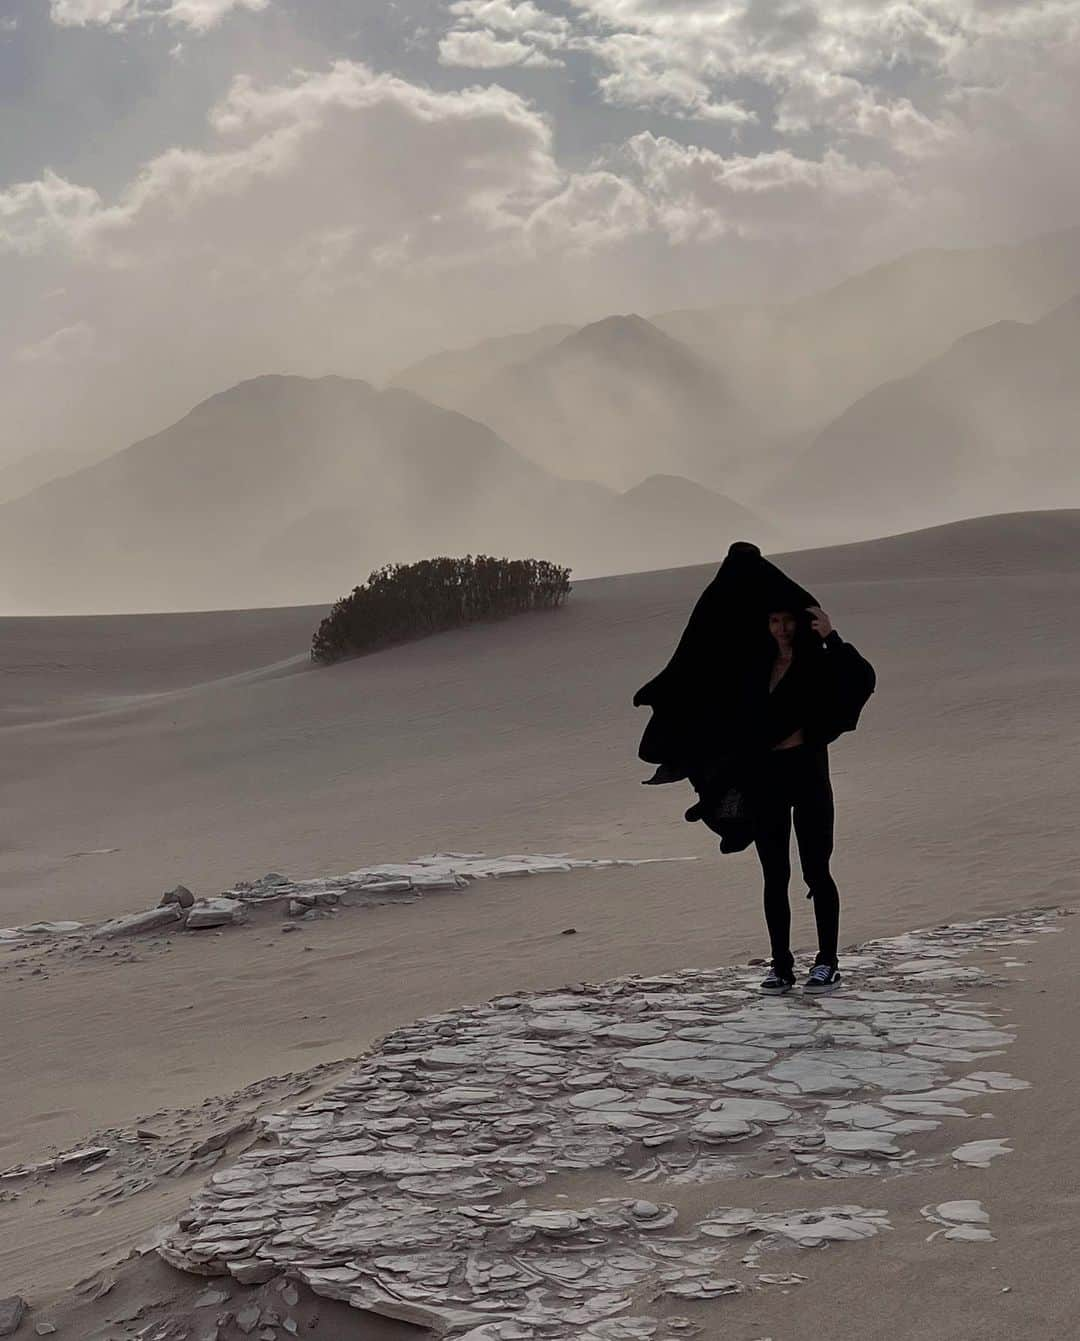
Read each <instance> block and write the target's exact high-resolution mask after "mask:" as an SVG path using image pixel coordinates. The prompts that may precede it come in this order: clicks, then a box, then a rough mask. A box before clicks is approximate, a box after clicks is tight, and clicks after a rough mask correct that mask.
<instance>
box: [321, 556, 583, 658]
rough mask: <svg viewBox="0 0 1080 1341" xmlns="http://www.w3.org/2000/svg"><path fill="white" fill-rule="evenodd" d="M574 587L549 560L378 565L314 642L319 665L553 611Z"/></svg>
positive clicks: (567, 572)
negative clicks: (529, 613)
mask: <svg viewBox="0 0 1080 1341" xmlns="http://www.w3.org/2000/svg"><path fill="white" fill-rule="evenodd" d="M569 592H570V569H569V568H560V567H558V566H557V565H556V564H553V563H548V562H547V560H545V559H505V558H503V559H494V558H491V557H490V556H489V555H486V554H477V555H476V556H475V557H474V556H473V555H471V554H467V555H466V556H465V557H464V558H463V559H452V558H438V559H421V560H420V562H419V563H408V564H402V563H395V564H387V565H386V566H385V567H383V568H379V569H376V571H375V572H373V573H372V574H371V576H370V577H369V578H368V580H367V582H366V583H365V584H364V586H362V587H354V588H353V590H352V592H351V593H350V594H349V595H348V596H344V597H342V599H341V600H340V601H337V602H336V603H335V604H334V606H333V608H332V609H331V611H330V613H329V614H328V615H327V616H326V618H325V619H324V620H323V621H322V623H321V624H320V625H319V628H318V630H317V631H316V633H315V636H314V637H313V638H312V640H311V659H312V661H315V662H318V663H319V664H320V665H329V664H331V663H332V662H335V661H341V660H342V659H343V658H344V657H351V656H359V655H360V654H361V653H363V652H373V651H375V650H376V649H378V648H380V647H388V646H390V645H391V644H392V643H400V642H407V641H410V640H411V639H414V638H424V637H426V636H427V635H428V634H431V633H439V632H441V631H443V630H444V629H452V628H458V627H459V626H460V625H462V624H470V623H472V622H474V621H476V620H488V619H505V618H506V617H507V616H508V615H516V614H520V613H522V612H523V611H526V610H541V609H551V608H553V607H554V606H557V605H560V604H561V603H562V602H563V601H564V600H565V598H566V597H567V595H568V594H569Z"/></svg>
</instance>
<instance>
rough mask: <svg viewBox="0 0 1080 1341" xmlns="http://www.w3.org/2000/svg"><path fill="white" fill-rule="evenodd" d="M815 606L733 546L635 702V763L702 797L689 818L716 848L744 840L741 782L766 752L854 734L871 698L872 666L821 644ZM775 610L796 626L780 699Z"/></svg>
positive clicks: (801, 590)
mask: <svg viewBox="0 0 1080 1341" xmlns="http://www.w3.org/2000/svg"><path fill="white" fill-rule="evenodd" d="M814 605H818V601H817V600H816V598H815V597H814V596H813V595H812V594H811V593H810V592H809V591H807V590H806V588H805V587H802V586H800V585H799V584H798V583H797V582H794V581H793V580H792V579H791V578H789V577H788V576H787V575H786V574H785V573H783V572H781V570H780V569H779V568H777V567H776V566H775V565H774V564H772V563H770V562H769V561H768V560H767V559H765V558H763V557H762V555H761V551H760V550H759V549H758V547H757V546H756V545H753V544H750V543H749V542H748V541H736V542H735V543H734V544H733V545H731V547H730V548H729V550H728V553H727V556H726V558H725V559H724V562H723V563H722V564H721V565H720V568H719V571H718V572H717V574H716V576H715V577H714V578H713V580H712V582H710V583H709V585H708V586H707V587H706V588H705V590H704V591H703V592H702V594H701V596H700V597H699V598H698V601H697V604H696V605H695V606H694V609H693V611H692V612H691V615H690V619H689V620H688V622H687V625H686V628H685V629H684V631H683V634H682V637H681V638H680V639H679V642H678V644H677V646H676V648H675V651H674V653H673V654H672V657H671V659H670V661H669V662H668V664H667V665H666V666H665V667H664V669H663V670H662V671H661V672H660V673H659V674H658V675H656V676H654V677H653V679H651V680H649V681H648V683H647V684H644V685H642V687H641V688H640V689H639V690H638V691H637V693H636V694H635V695H634V706H635V707H640V706H642V705H645V706H648V707H651V708H652V716H651V718H650V720H649V723H648V725H647V726H646V728H645V731H644V734H643V735H642V738H641V743H640V746H639V748H638V757H639V758H640V759H643V760H645V761H646V762H647V763H653V764H657V765H660V766H661V768H662V769H663V770H664V771H665V773H666V774H667V776H668V780H671V781H676V780H678V779H681V778H688V779H689V780H690V783H691V786H693V787H694V789H695V790H696V791H697V793H698V798H699V799H698V802H697V804H696V805H694V806H691V808H690V809H689V810H688V811H687V812H686V818H687V819H688V820H697V819H702V820H704V821H705V823H706V824H708V825H709V827H710V828H712V829H713V830H714V831H715V832H717V833H719V834H720V835H721V837H722V838H723V840H724V841H723V842H722V843H721V851H724V852H729V851H740V850H741V849H742V848H745V847H747V846H748V845H749V843H750V841H751V838H750V828H751V824H752V817H751V816H750V815H749V813H748V812H749V806H748V803H747V796H746V792H747V787H746V785H745V783H746V778H747V776H748V774H749V772H750V771H752V769H753V767H754V765H755V763H756V762H757V761H758V760H759V759H760V757H761V755H762V754H763V753H764V752H765V751H767V750H769V749H770V748H771V747H772V745H774V744H776V743H778V742H779V741H780V740H783V739H784V738H785V737H786V736H788V735H790V734H791V732H792V731H794V730H795V729H796V728H797V727H800V726H801V727H802V728H803V733H804V738H805V740H806V742H807V744H809V745H819V746H821V745H826V746H827V745H828V744H830V743H831V742H832V741H834V740H835V739H836V738H837V736H839V735H841V734H842V733H843V732H845V731H854V730H855V728H856V726H857V725H858V721H859V715H860V713H861V712H862V709H863V707H864V706H865V704H866V702H867V700H868V699H869V697H870V695H871V694H872V693H873V692H874V688H875V686H876V683H877V677H876V674H875V672H874V668H873V667H872V666H871V665H870V663H869V662H868V661H867V660H866V659H865V658H864V657H863V656H861V655H860V653H859V652H858V651H857V650H856V649H855V648H854V647H853V646H852V645H851V643H846V642H844V641H843V639H842V638H841V637H840V635H839V634H838V633H836V632H835V631H834V632H833V633H830V634H829V636H828V638H826V639H824V640H823V639H821V638H820V637H818V635H817V634H816V633H815V632H814V630H813V629H812V628H811V626H810V619H811V616H810V614H809V613H808V610H807V607H808V606H814ZM773 610H790V611H792V612H793V614H794V615H795V618H796V633H795V639H794V660H793V663H792V667H791V669H790V670H789V671H788V672H787V674H786V675H785V676H784V679H783V680H782V681H781V686H780V687H784V685H785V681H788V679H789V677H792V679H793V680H795V681H797V684H792V685H788V686H787V687H785V693H784V695H783V699H782V700H780V699H778V700H775V701H771V700H770V695H769V691H768V681H769V670H770V667H771V665H772V662H773V660H774V658H775V655H776V642H775V640H774V639H773V637H772V635H771V634H770V633H769V630H768V615H769V613H770V611H773ZM780 687H778V690H777V693H778V694H779V690H780Z"/></svg>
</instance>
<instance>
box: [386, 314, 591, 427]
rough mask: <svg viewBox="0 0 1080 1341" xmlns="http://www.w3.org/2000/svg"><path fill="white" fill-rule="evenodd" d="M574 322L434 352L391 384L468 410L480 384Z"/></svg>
mask: <svg viewBox="0 0 1080 1341" xmlns="http://www.w3.org/2000/svg"><path fill="white" fill-rule="evenodd" d="M575 329H576V328H575V327H574V326H541V327H539V329H538V330H535V331H526V332H525V333H524V334H521V335H499V336H495V337H493V338H492V339H490V340H482V341H481V342H480V343H479V344H476V345H470V346H469V347H468V348H467V349H449V350H446V351H445V352H442V353H439V354H432V355H430V356H429V357H428V358H426V359H421V360H420V361H419V363H413V364H411V365H410V366H409V367H408V368H403V369H402V371H401V372H399V373H397V374H396V376H394V377H393V378H392V379H391V381H390V383H389V385H390V386H396V387H401V388H403V389H404V390H406V391H415V392H416V394H417V395H418V396H423V397H424V399H425V400H429V401H431V403H432V404H433V405H442V406H443V407H444V408H445V409H448V410H465V409H466V407H467V406H468V404H469V402H470V401H471V400H472V398H473V397H474V396H475V395H476V393H477V392H478V391H479V390H480V388H481V387H482V386H483V385H484V384H485V383H486V382H489V381H490V380H491V378H493V377H495V376H496V375H497V374H498V373H500V372H502V370H503V369H504V368H507V367H509V365H510V364H511V363H520V362H521V361H522V360H523V359H528V358H531V357H532V356H533V355H534V354H539V353H542V352H543V351H544V350H545V349H550V348H551V346H552V345H556V344H558V343H559V341H560V340H562V339H564V338H565V337H566V336H567V335H570V334H572V333H573V331H574V330H575Z"/></svg>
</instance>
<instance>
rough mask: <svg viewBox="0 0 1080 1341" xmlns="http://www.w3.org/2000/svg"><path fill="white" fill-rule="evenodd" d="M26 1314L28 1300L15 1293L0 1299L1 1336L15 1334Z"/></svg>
mask: <svg viewBox="0 0 1080 1341" xmlns="http://www.w3.org/2000/svg"><path fill="white" fill-rule="evenodd" d="M25 1316H26V1300H25V1299H23V1298H22V1297H21V1296H20V1295H17V1294H13V1295H10V1296H9V1297H8V1298H7V1299H0V1336H14V1335H15V1333H16V1332H17V1331H18V1330H19V1326H20V1324H21V1323H22V1320H23V1318H24V1317H25Z"/></svg>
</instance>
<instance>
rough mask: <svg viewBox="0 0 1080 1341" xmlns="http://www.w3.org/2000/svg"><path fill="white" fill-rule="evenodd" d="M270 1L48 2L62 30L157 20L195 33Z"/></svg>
mask: <svg viewBox="0 0 1080 1341" xmlns="http://www.w3.org/2000/svg"><path fill="white" fill-rule="evenodd" d="M269 3H270V0H49V13H50V15H51V17H52V21H53V22H54V23H56V24H58V25H59V26H61V27H65V28H81V27H88V26H90V25H94V24H96V25H98V26H99V27H106V28H124V27H127V26H128V25H130V24H132V23H134V22H136V21H137V20H139V19H149V18H154V17H161V18H164V19H166V20H167V21H168V22H169V23H173V24H177V25H183V26H184V27H187V28H191V29H193V30H194V31H196V32H206V31H208V30H209V29H211V28H216V27H217V25H218V24H219V23H221V21H222V20H223V19H224V18H225V17H226V15H228V14H230V13H232V11H233V10H234V9H248V10H255V11H258V10H263V9H265V8H266V7H267V5H268V4H269Z"/></svg>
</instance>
